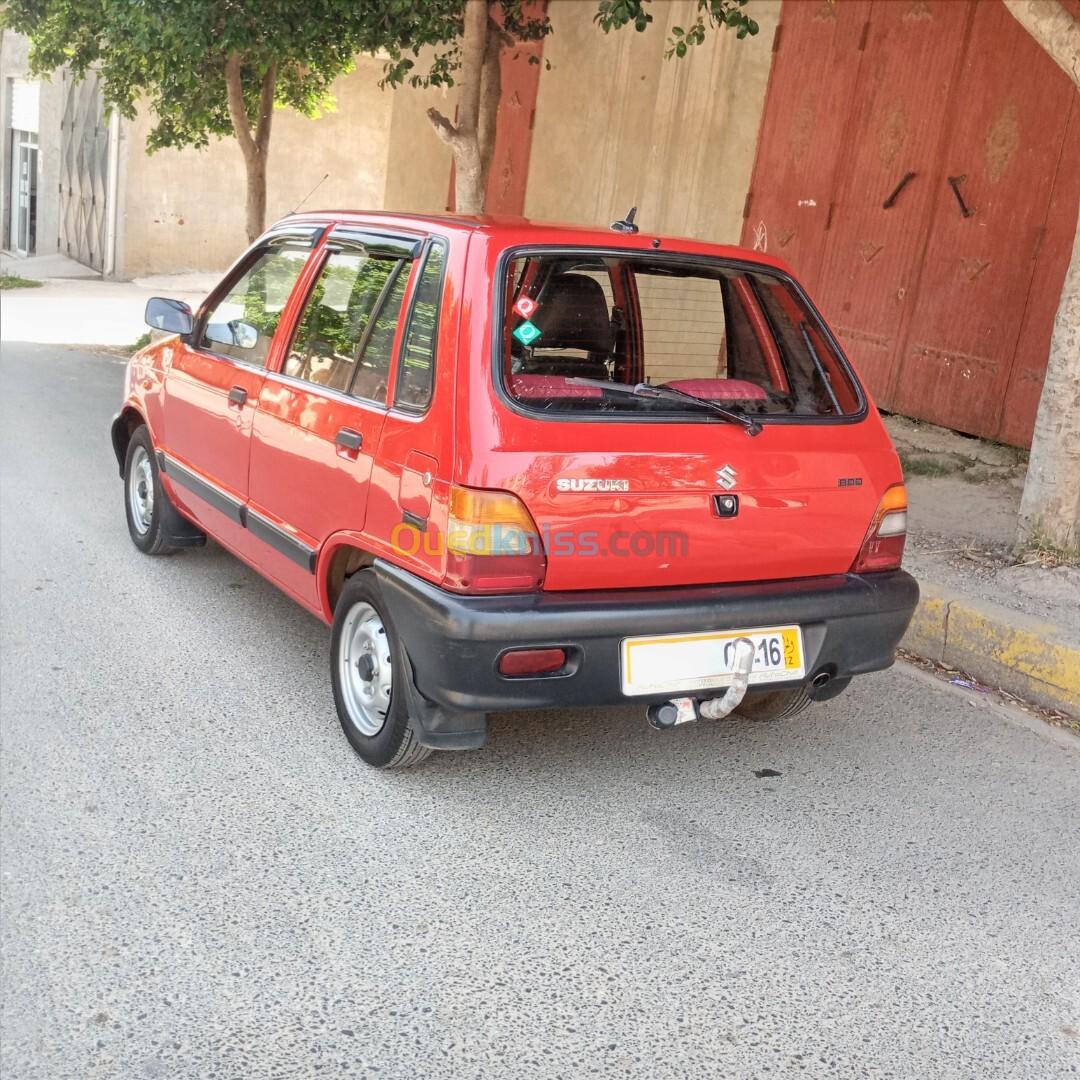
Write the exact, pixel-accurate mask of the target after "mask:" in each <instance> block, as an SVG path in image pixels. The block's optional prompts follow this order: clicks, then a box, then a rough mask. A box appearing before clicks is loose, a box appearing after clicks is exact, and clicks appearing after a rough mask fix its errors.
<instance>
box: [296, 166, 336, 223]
mask: <svg viewBox="0 0 1080 1080" xmlns="http://www.w3.org/2000/svg"><path fill="white" fill-rule="evenodd" d="M329 175H330V174H329V173H323V178H322V180H320V181H319V182H318V183H317V184H316V185H315V186H314V187H313V188H312V189H311V190H310V191H309V192H308V193H307V194H306V195H305V196H304V197H303V198H302V199H301V200H300V201H299V202H298V203H297V204H296V206H294V207H293V208H292V209H291V210H290V211H289V213H290V214H295V213H296V212H297V210H299V209H300V207H301V206H303V205H304V203H306V202H307V201H308V199H310V198H311V196H312V195H314V194H315V192H316V191H318V190H319V188H321V187H322V186H323V183H324V182H325V180H326V178H327V177H328V176H329Z"/></svg>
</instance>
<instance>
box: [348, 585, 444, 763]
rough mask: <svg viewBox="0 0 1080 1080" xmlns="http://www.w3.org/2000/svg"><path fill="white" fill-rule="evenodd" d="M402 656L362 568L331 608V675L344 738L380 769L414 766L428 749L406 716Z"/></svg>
mask: <svg viewBox="0 0 1080 1080" xmlns="http://www.w3.org/2000/svg"><path fill="white" fill-rule="evenodd" d="M400 656H401V650H400V644H399V642H398V641H397V639H396V637H395V634H394V630H393V626H392V625H391V623H390V620H389V619H388V618H387V616H386V614H385V611H384V608H383V602H382V596H381V595H380V593H379V586H378V582H377V581H376V580H375V574H374V573H373V572H372V571H371V570H360V571H358V572H357V573H355V574H353V576H352V577H351V578H349V580H348V581H346V582H345V588H344V589H343V590H342V592H341V597H340V598H339V599H338V603H337V607H336V609H335V611H334V628H333V632H332V633H331V636H330V673H331V679H332V681H333V686H334V704H335V705H336V706H337V714H338V719H339V720H340V721H341V728H342V731H344V732H345V737H346V738H347V739H348V740H349V743H350V744H351V745H352V748H353V749H354V750H355V751H356V752H357V753H358V754H359V755H360V756H361V757H362V758H363V759H364V760H365V761H366V762H367V763H368V764H369V765H374V766H375V767H376V768H379V769H400V768H406V767H408V766H410V765H417V764H419V763H420V762H421V761H423V760H424V759H425V758H426V757H428V755H429V754H430V753H431V748H430V747H427V746H422V745H421V744H420V741H419V739H418V737H417V727H416V724H415V722H414V721H413V720H412V718H411V717H410V716H409V710H408V704H407V700H406V696H405V693H404V692H403V688H402V686H401V685H400V684H401V679H402V678H407V677H408V676H407V675H405V673H404V670H403V668H404V665H402V664H400V663H399V657H400Z"/></svg>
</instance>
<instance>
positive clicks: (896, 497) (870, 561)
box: [851, 484, 907, 574]
mask: <svg viewBox="0 0 1080 1080" xmlns="http://www.w3.org/2000/svg"><path fill="white" fill-rule="evenodd" d="M906 539H907V488H905V487H904V485H903V484H893V486H892V487H890V488H888V489H887V490H886V492H885V494H884V495H882V497H881V502H880V503H878V508H877V510H876V511H875V512H874V519H873V521H871V522H870V528H869V529H868V530H867V532H866V539H864V540H863V542H862V547H861V548H860V549H859V554H858V557H857V558H856V559H855V562H854V564H853V565H852V567H851V571H852V573H854V574H866V573H871V572H873V571H876V570H899V569H900V563H901V561H902V559H903V557H904V541H905V540H906Z"/></svg>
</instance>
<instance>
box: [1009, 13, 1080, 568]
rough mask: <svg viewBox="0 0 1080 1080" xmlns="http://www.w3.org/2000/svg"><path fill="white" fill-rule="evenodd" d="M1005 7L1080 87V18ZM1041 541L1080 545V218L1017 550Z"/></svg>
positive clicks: (1023, 502) (1037, 422) (1048, 368)
mask: <svg viewBox="0 0 1080 1080" xmlns="http://www.w3.org/2000/svg"><path fill="white" fill-rule="evenodd" d="M1005 6H1006V7H1007V8H1008V9H1009V12H1010V13H1011V14H1012V15H1013V17H1014V18H1015V19H1016V21H1017V22H1018V23H1020V25H1021V26H1022V27H1023V28H1024V29H1025V30H1026V31H1027V32H1028V33H1029V34H1030V35H1031V36H1032V37H1033V38H1034V39H1035V40H1036V41H1037V42H1038V43H1039V44H1040V45H1041V46H1042V47H1043V49H1044V50H1045V51H1046V53H1047V55H1048V56H1049V57H1050V58H1051V59H1052V60H1053V61H1054V63H1055V64H1057V65H1058V67H1060V68H1061V69H1062V71H1064V72H1065V73H1066V74H1067V75H1068V76H1069V78H1070V79H1072V81H1073V85H1074V86H1077V87H1080V21H1078V20H1076V19H1074V18H1073V17H1072V15H1070V14H1069V12H1067V11H1066V10H1065V8H1063V7H1062V6H1061V4H1059V3H1058V0H1005ZM1033 542H1038V543H1040V544H1049V545H1051V546H1053V547H1057V548H1073V549H1075V548H1077V547H1080V222H1078V223H1077V231H1076V236H1075V237H1074V239H1073V250H1072V259H1071V261H1070V263H1069V269H1068V272H1067V273H1066V275H1065V286H1064V288H1063V289H1062V291H1061V300H1060V301H1059V303H1058V311H1057V316H1056V318H1055V319H1054V333H1053V337H1052V339H1051V341H1050V356H1049V357H1048V359H1047V363H1046V381H1045V382H1044V383H1043V389H1042V396H1041V397H1040V398H1039V411H1038V413H1037V414H1036V416H1035V433H1034V436H1033V437H1032V440H1031V458H1030V460H1029V462H1028V471H1027V478H1026V480H1025V481H1024V494H1023V496H1022V498H1021V500H1020V521H1019V526H1018V528H1017V534H1016V546H1017V550H1018V551H1022V550H1023V549H1024V548H1026V547H1028V546H1030V545H1031V544H1032V543H1033Z"/></svg>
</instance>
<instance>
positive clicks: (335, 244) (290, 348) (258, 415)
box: [247, 228, 421, 606]
mask: <svg viewBox="0 0 1080 1080" xmlns="http://www.w3.org/2000/svg"><path fill="white" fill-rule="evenodd" d="M420 246H421V245H420V239H419V238H411V237H408V236H396V235H383V234H377V233H373V232H363V231H358V230H350V229H344V228H338V229H336V230H335V231H334V232H333V233H332V234H331V235H330V237H329V239H328V241H327V243H326V244H325V245H324V247H323V249H322V251H321V252H320V254H319V256H318V258H319V260H320V261H319V267H318V272H317V273H316V274H313V275H312V277H311V286H310V289H309V290H308V292H307V296H306V299H305V301H304V305H303V310H302V312H301V313H300V315H299V317H298V319H297V324H296V330H295V332H294V333H293V334H292V336H291V339H290V340H289V342H288V345H287V347H286V348H285V349H283V354H282V358H281V362H280V364H279V365H277V366H278V368H279V370H276V371H271V372H269V373H267V376H266V380H265V382H264V383H263V386H262V390H261V393H260V397H259V407H258V409H257V410H256V412H255V416H254V424H253V433H252V442H251V468H250V489H249V503H248V508H247V527H248V530H249V532H250V534H251V536H252V538H253V543H254V550H255V552H256V557H257V559H258V560H259V564H260V566H261V567H263V568H264V569H265V570H266V571H267V572H268V573H270V574H271V575H272V576H273V577H274V578H275V579H277V581H278V582H279V583H280V584H281V585H282V586H283V587H285V588H286V589H287V590H288V591H290V592H291V593H293V595H295V596H296V597H297V599H299V600H301V601H302V602H303V603H305V604H308V605H310V606H316V605H317V589H316V581H315V576H314V572H315V561H316V555H317V552H318V550H319V548H320V547H321V546H322V544H323V543H324V542H325V541H326V539H327V538H328V537H329V536H330V535H331V534H332V533H334V532H338V531H342V530H352V531H356V532H360V531H361V530H363V528H364V523H365V517H366V512H367V504H368V488H369V481H370V479H371V471H372V462H373V460H374V457H375V454H376V451H377V449H378V446H379V438H380V435H381V433H382V426H383V422H384V419H385V416H386V409H387V388H388V382H389V378H390V368H391V361H392V357H393V351H394V345H395V341H396V337H397V332H398V325H399V321H400V314H401V309H402V305H403V301H404V298H405V295H406V290H407V288H408V285H409V280H410V276H411V273H412V264H413V256H414V255H415V254H416V253H417V251H418V250H419V249H420Z"/></svg>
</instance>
